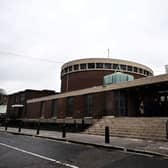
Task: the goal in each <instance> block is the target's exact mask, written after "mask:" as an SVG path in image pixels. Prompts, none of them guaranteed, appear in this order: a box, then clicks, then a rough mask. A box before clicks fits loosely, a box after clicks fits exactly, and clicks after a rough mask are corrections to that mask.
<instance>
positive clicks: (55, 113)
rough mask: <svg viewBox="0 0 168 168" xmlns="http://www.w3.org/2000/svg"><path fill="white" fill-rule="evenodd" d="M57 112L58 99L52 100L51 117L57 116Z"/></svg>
mask: <svg viewBox="0 0 168 168" xmlns="http://www.w3.org/2000/svg"><path fill="white" fill-rule="evenodd" d="M57 114H58V100H53V101H52V114H51V115H52V117H57Z"/></svg>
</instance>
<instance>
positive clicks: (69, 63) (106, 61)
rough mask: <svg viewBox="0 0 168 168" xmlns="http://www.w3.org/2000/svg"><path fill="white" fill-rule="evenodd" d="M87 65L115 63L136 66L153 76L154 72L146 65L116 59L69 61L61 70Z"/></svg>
mask: <svg viewBox="0 0 168 168" xmlns="http://www.w3.org/2000/svg"><path fill="white" fill-rule="evenodd" d="M84 63H85V64H86V63H113V64H124V65H128V66H136V67H139V68H142V69H145V70H148V71H149V72H151V73H152V74H153V70H152V69H151V68H149V67H148V66H146V65H143V64H140V63H137V62H133V61H128V60H121V59H114V58H84V59H77V60H72V61H69V62H67V63H65V64H63V65H62V67H61V70H63V69H64V68H66V67H69V66H73V65H75V64H84Z"/></svg>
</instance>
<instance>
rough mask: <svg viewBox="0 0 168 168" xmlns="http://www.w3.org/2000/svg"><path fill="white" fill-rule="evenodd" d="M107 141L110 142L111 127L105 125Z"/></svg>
mask: <svg viewBox="0 0 168 168" xmlns="http://www.w3.org/2000/svg"><path fill="white" fill-rule="evenodd" d="M105 143H110V134H109V127H107V126H106V127H105Z"/></svg>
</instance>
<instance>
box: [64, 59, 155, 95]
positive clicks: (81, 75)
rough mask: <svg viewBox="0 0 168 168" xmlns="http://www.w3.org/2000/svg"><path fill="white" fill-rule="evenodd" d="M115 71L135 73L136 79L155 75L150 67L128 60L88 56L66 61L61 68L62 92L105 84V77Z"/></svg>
mask: <svg viewBox="0 0 168 168" xmlns="http://www.w3.org/2000/svg"><path fill="white" fill-rule="evenodd" d="M114 72H123V73H127V74H130V75H133V77H134V78H135V79H137V78H142V77H147V76H153V71H152V69H150V68H149V67H147V66H145V65H142V64H139V63H136V62H132V61H126V60H119V59H111V58H88V59H79V60H74V61H70V62H67V63H65V64H64V65H63V66H62V68H61V92H68V91H73V90H79V89H85V88H89V87H95V86H98V85H103V77H104V76H105V75H108V74H112V73H114Z"/></svg>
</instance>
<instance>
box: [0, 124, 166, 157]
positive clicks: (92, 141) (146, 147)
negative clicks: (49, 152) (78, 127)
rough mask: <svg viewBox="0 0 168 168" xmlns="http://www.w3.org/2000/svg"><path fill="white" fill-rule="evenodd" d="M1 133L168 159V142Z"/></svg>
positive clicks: (49, 133)
mask: <svg viewBox="0 0 168 168" xmlns="http://www.w3.org/2000/svg"><path fill="white" fill-rule="evenodd" d="M0 131H1V132H9V133H12V134H17V135H27V136H35V137H41V138H47V139H53V140H59V141H67V142H71V143H77V144H84V145H91V146H96V147H102V148H107V149H117V150H121V151H128V152H136V153H142V154H149V155H154V156H161V157H165V158H168V140H167V141H166V140H165V141H153V140H145V139H135V138H124V137H110V142H109V143H105V137H104V136H99V135H90V134H84V133H66V137H65V138H63V137H62V132H56V131H48V130H40V132H39V135H37V134H36V132H37V131H36V130H35V129H25V128H22V129H21V132H18V128H8V129H7V131H5V128H4V127H0Z"/></svg>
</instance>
